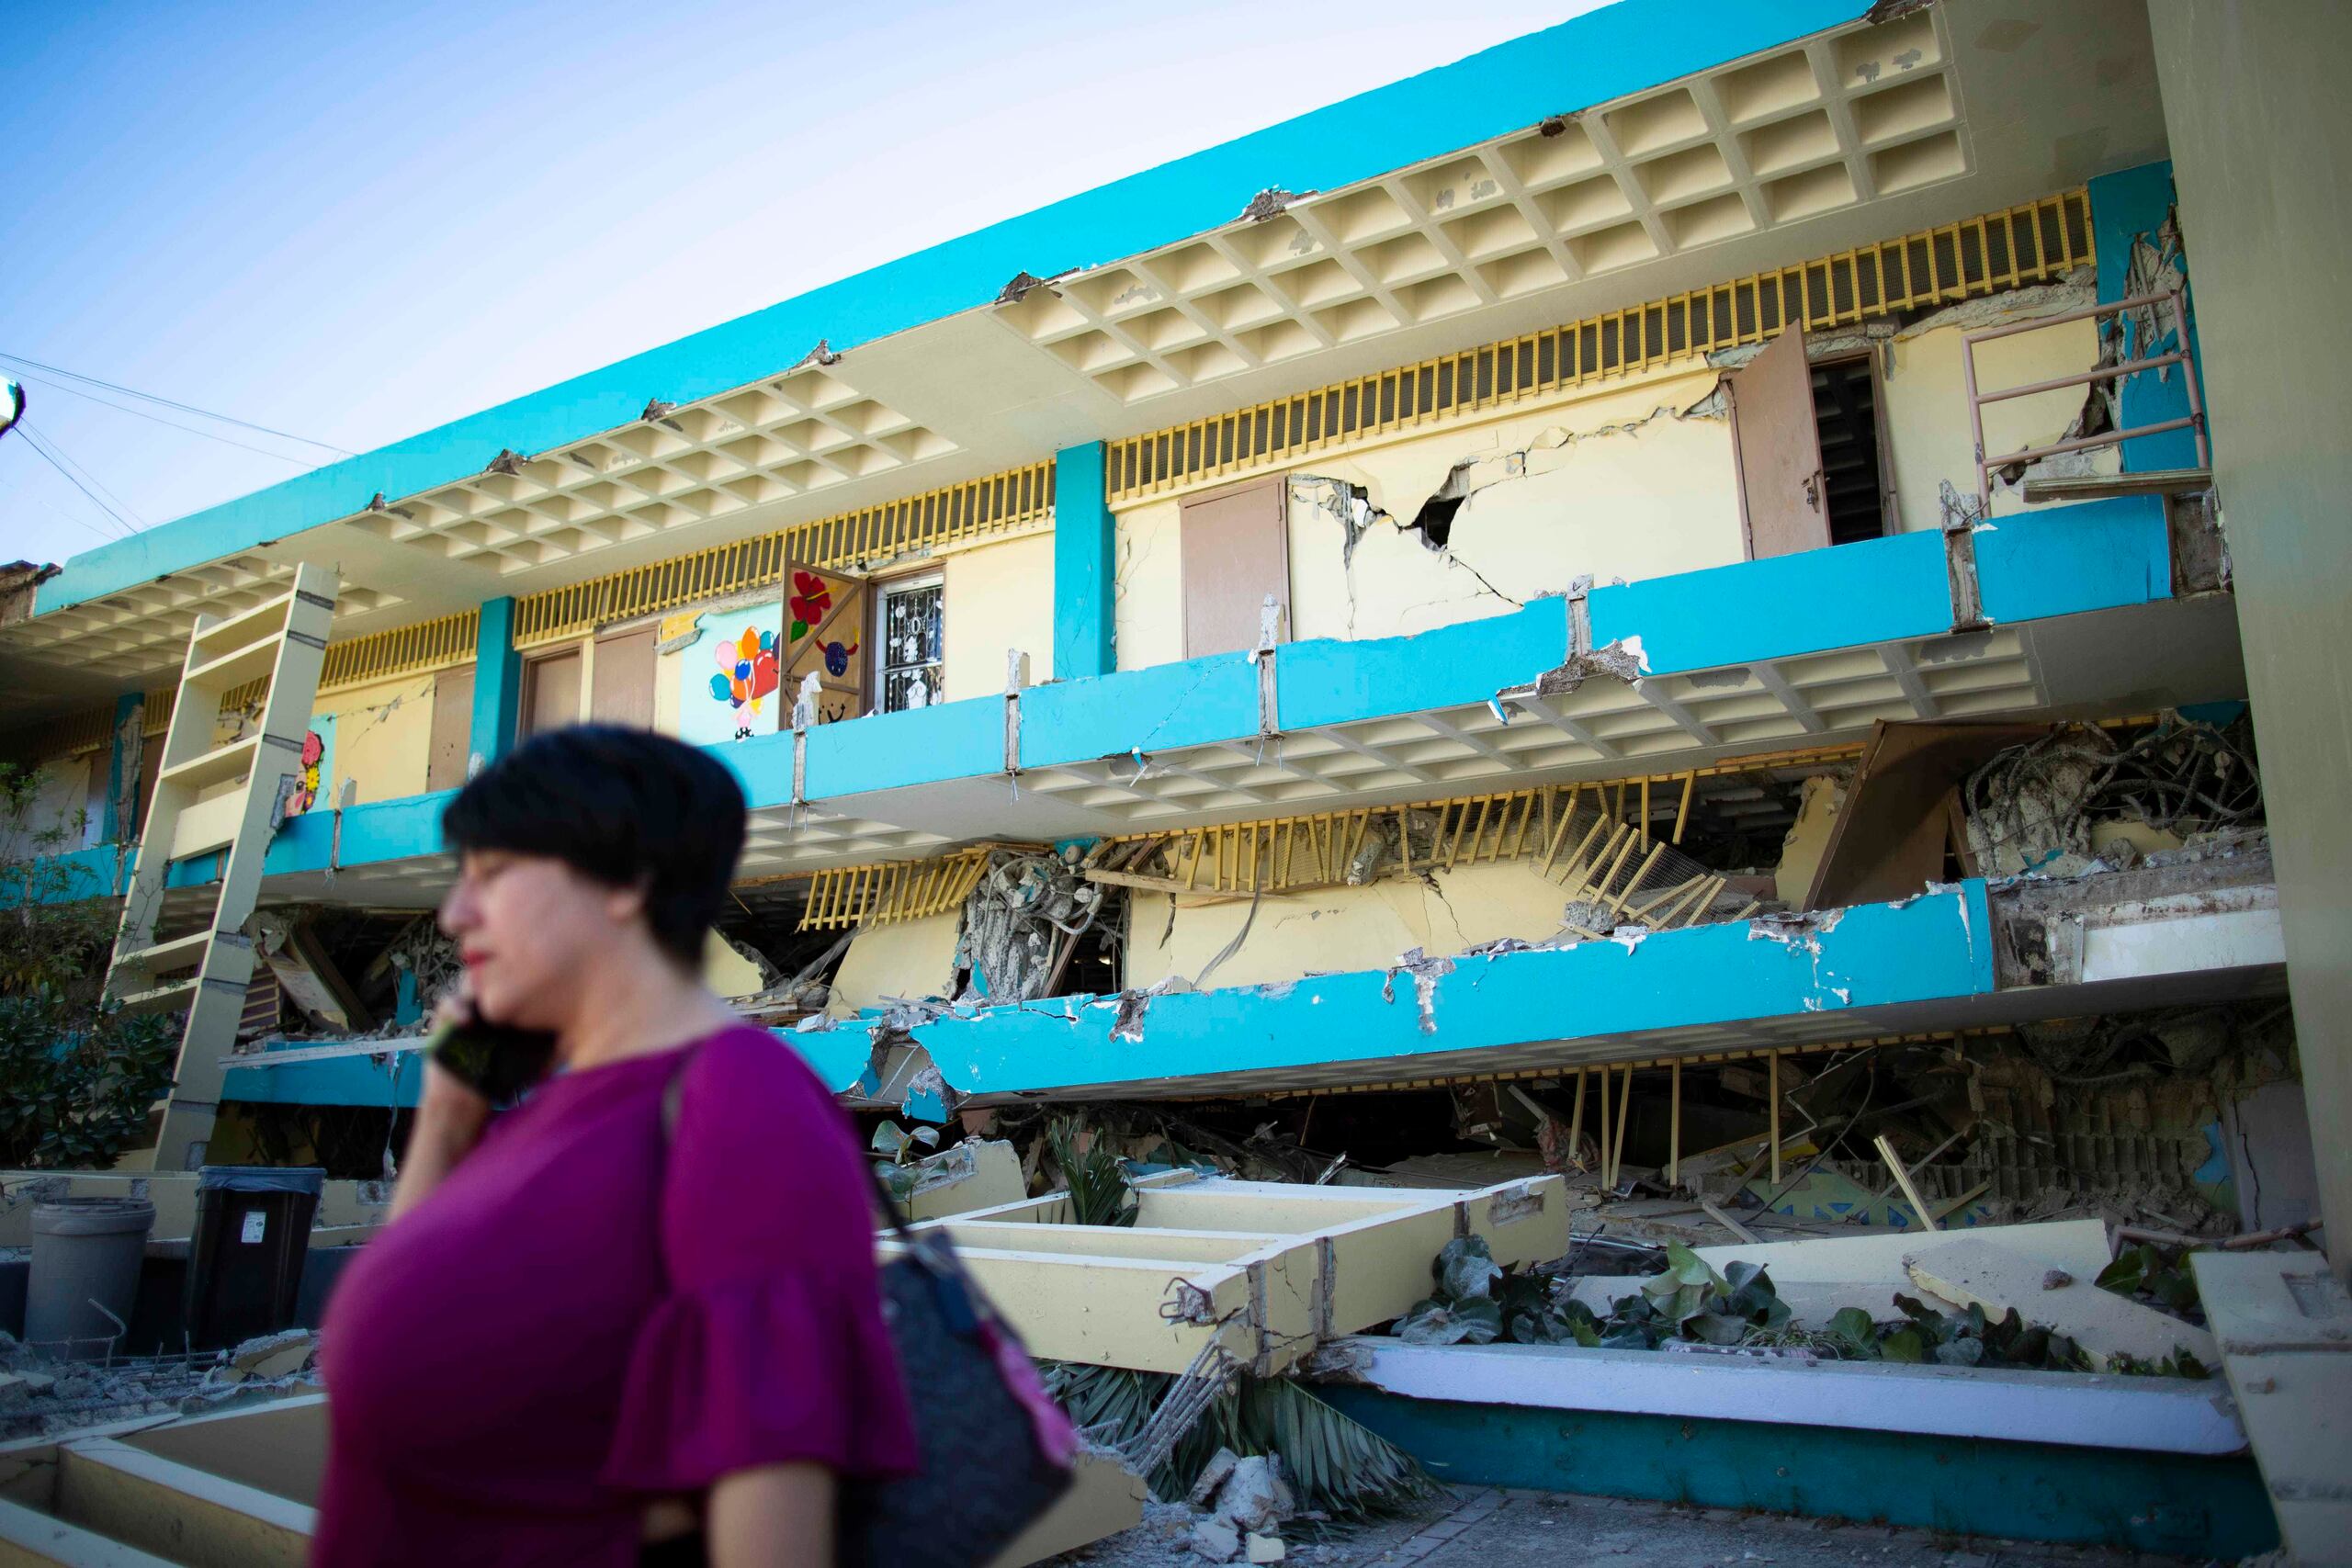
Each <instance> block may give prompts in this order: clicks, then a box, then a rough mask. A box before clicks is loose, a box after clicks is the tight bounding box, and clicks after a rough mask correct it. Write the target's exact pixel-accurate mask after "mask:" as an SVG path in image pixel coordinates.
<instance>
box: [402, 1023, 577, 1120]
mask: <svg viewBox="0 0 2352 1568" xmlns="http://www.w3.org/2000/svg"><path fill="white" fill-rule="evenodd" d="M424 1049H425V1053H426V1055H430V1056H431V1057H432V1058H433V1060H435V1062H438V1063H439V1064H440V1065H441V1066H442V1067H443V1068H444V1069H445V1070H447V1072H448V1073H449V1074H450V1075H451V1076H452V1077H456V1078H457V1079H458V1081H459V1082H460V1083H462V1084H464V1085H465V1086H466V1087H467V1088H469V1089H472V1090H473V1091H474V1092H475V1093H477V1094H479V1095H481V1097H482V1098H483V1099H484V1100H489V1101H490V1102H491V1103H492V1105H497V1106H506V1105H512V1104H513V1103H514V1102H515V1101H516V1100H520V1099H521V1098H522V1097H523V1093H524V1091H525V1090H526V1089H530V1088H531V1087H532V1086H533V1085H535V1084H537V1082H538V1081H539V1080H540V1079H541V1078H544V1077H547V1075H548V1066H550V1065H551V1064H552V1063H553V1062H554V1060H555V1036H554V1035H553V1034H552V1033H550V1032H548V1031H546V1030H542V1029H516V1028H514V1027H512V1026H511V1025H508V1024H503V1023H492V1022H491V1021H489V1020H488V1019H485V1018H483V1017H482V1016H481V1014H479V1013H477V1012H475V1011H474V1010H473V1009H472V1008H470V1007H469V1008H467V1009H466V1010H465V1015H464V1016H463V1017H462V1018H459V1019H455V1020H447V1019H445V1020H444V1021H441V1022H439V1023H437V1024H435V1025H434V1027H433V1032H432V1033H431V1034H429V1035H427V1036H426V1037H425V1045H424Z"/></svg>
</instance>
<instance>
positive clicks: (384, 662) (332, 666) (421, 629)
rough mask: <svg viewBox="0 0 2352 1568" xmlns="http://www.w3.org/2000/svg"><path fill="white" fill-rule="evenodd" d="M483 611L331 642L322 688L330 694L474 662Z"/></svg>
mask: <svg viewBox="0 0 2352 1568" xmlns="http://www.w3.org/2000/svg"><path fill="white" fill-rule="evenodd" d="M480 640H481V611H479V610H461V611H459V612H458V614H456V615H443V616H442V617H441V618H440V619H438V620H433V621H419V622H418V623H417V624H416V625H414V626H401V627H399V628H398V629H396V630H393V631H388V632H374V633H371V634H369V635H368V636H367V637H353V638H352V639H351V640H350V641H348V642H330V643H329V644H327V657H326V664H325V666H324V668H323V669H322V670H321V671H320V673H319V690H320V691H322V692H332V691H336V690H339V689H341V688H343V687H345V686H364V685H366V684H368V682H371V681H385V680H390V678H391V677H393V676H395V675H409V674H417V673H422V672H423V671H427V670H447V669H448V668H449V667H451V666H452V665H458V664H470V663H472V662H473V661H474V650H475V647H476V645H477V643H478V642H479V641H480Z"/></svg>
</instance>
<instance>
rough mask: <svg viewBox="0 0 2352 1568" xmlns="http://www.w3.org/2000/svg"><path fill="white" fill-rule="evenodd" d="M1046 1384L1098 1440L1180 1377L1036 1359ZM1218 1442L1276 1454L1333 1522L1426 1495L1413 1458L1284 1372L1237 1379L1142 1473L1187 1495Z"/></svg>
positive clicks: (1297, 1487) (1300, 1495) (1303, 1500)
mask: <svg viewBox="0 0 2352 1568" xmlns="http://www.w3.org/2000/svg"><path fill="white" fill-rule="evenodd" d="M1039 1365H1040V1369H1041V1371H1043V1374H1044V1377H1045V1381H1046V1388H1048V1389H1049V1390H1051V1391H1052V1393H1053V1394H1054V1397H1055V1398H1057V1399H1058V1400H1059V1401H1060V1402H1061V1404H1062V1407H1063V1408H1064V1409H1066V1410H1068V1411H1069V1416H1070V1420H1071V1422H1072V1423H1073V1424H1074V1425H1076V1426H1077V1427H1078V1428H1079V1429H1080V1431H1082V1432H1086V1433H1088V1434H1089V1435H1090V1436H1091V1437H1092V1438H1094V1439H1095V1440H1096V1441H1098V1442H1103V1443H1107V1444H1109V1445H1111V1446H1112V1447H1114V1448H1117V1447H1123V1446H1125V1445H1126V1444H1128V1443H1130V1442H1132V1441H1133V1440H1134V1439H1135V1438H1136V1436H1137V1434H1139V1433H1141V1432H1142V1431H1143V1429H1144V1427H1145V1426H1146V1425H1147V1424H1148V1423H1149V1421H1150V1419H1151V1415H1152V1412H1153V1411H1155V1410H1157V1409H1158V1408H1159V1404H1160V1401H1161V1400H1162V1399H1164V1398H1166V1397H1167V1393H1168V1390H1169V1386H1170V1384H1171V1383H1173V1382H1175V1379H1174V1378H1173V1377H1171V1376H1170V1375H1169V1374H1168V1373H1165V1372H1140V1371H1130V1370H1129V1369H1127V1368H1125V1367H1094V1366H1080V1365H1078V1364H1076V1363H1073V1362H1069V1361H1046V1362H1041V1363H1039ZM1219 1449H1231V1450H1233V1451H1234V1452H1235V1453H1237V1454H1239V1455H1241V1456H1243V1457H1245V1458H1247V1457H1249V1456H1250V1455H1252V1454H1273V1455H1276V1456H1278V1457H1279V1458H1280V1459H1281V1460H1282V1461H1283V1478H1284V1480H1285V1481H1286V1482H1287V1483H1289V1485H1290V1488H1291V1490H1292V1492H1293V1494H1294V1495H1295V1496H1296V1497H1297V1499H1298V1503H1299V1506H1301V1507H1303V1508H1309V1509H1320V1510H1321V1511H1323V1512H1324V1513H1326V1514H1329V1516H1331V1517H1333V1518H1335V1519H1348V1518H1363V1517H1372V1516H1376V1515H1381V1514H1392V1513H1397V1512H1398V1511H1400V1510H1403V1509H1405V1508H1408V1507H1410V1506H1412V1505H1413V1504H1415V1503H1417V1502H1419V1500H1420V1499H1421V1498H1423V1497H1425V1496H1427V1495H1429V1494H1430V1491H1431V1486H1430V1479H1429V1476H1428V1474H1427V1473H1426V1472H1423V1471H1422V1469H1421V1467H1420V1466H1419V1464H1417V1463H1416V1462H1414V1460H1413V1457H1412V1456H1411V1455H1410V1454H1408V1453H1407V1452H1405V1450H1402V1449H1400V1448H1398V1447H1397V1445H1396V1444H1394V1443H1392V1442H1390V1441H1388V1439H1386V1438H1383V1437H1381V1436H1380V1435H1379V1434H1378V1433H1376V1432H1374V1431H1373V1430H1372V1429H1371V1428H1370V1427H1365V1426H1363V1424H1361V1423H1360V1422H1357V1421H1356V1420H1354V1419H1352V1418H1351V1417H1350V1416H1345V1415H1342V1414H1341V1413H1340V1412H1339V1411H1338V1410H1335V1409H1333V1408H1332V1407H1331V1406H1330V1405H1329V1404H1325V1403H1324V1402H1323V1401H1322V1400H1320V1399H1317V1397H1316V1396H1315V1393H1314V1391H1313V1390H1311V1389H1309V1388H1306V1387H1305V1386H1304V1385H1302V1384H1300V1383H1297V1382H1293V1381H1291V1380H1290V1379H1287V1378H1253V1377H1250V1376H1247V1375H1244V1376H1241V1377H1238V1378H1236V1379H1235V1380H1234V1382H1233V1383H1232V1385H1231V1386H1230V1387H1228V1388H1227V1390H1226V1391H1225V1392H1224V1393H1221V1394H1219V1395H1218V1396H1217V1397H1216V1400H1215V1401H1214V1402H1213V1403H1212V1404H1210V1405H1209V1407H1208V1409H1207V1410H1206V1411H1204V1412H1203V1414H1202V1416H1201V1418H1200V1419H1199V1420H1198V1421H1196V1422H1195V1423H1193V1429H1192V1430H1191V1431H1189V1432H1187V1433H1186V1434H1185V1435H1184V1436H1183V1437H1182V1438H1180V1439H1178V1441H1177V1443H1176V1446H1175V1448H1174V1449H1173V1450H1170V1453H1169V1456H1168V1459H1167V1461H1166V1462H1165V1463H1163V1464H1161V1465H1160V1467H1159V1469H1158V1470H1156V1471H1154V1472H1152V1473H1151V1474H1150V1475H1148V1476H1147V1477H1145V1479H1146V1480H1147V1481H1148V1483H1150V1486H1151V1490H1152V1493H1153V1495H1155V1496H1159V1497H1162V1498H1174V1497H1182V1496H1183V1495H1185V1494H1187V1493H1188V1492H1190V1491H1191V1490H1192V1489H1193V1482H1195V1481H1197V1480H1198V1479H1199V1478H1200V1474H1201V1471H1202V1470H1203V1469H1204V1467H1205V1466H1206V1465H1207V1464H1208V1461H1210V1460H1211V1459H1212V1458H1214V1457H1215V1456H1216V1451H1217V1450H1219Z"/></svg>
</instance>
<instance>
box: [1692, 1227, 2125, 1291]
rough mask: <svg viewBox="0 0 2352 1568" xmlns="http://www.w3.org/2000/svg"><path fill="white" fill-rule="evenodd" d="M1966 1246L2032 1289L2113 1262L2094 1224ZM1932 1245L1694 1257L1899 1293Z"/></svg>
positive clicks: (1994, 1235)
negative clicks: (2003, 1263) (1877, 1285)
mask: <svg viewBox="0 0 2352 1568" xmlns="http://www.w3.org/2000/svg"><path fill="white" fill-rule="evenodd" d="M1968 1238H1969V1239H1970V1240H1971V1241H1975V1242H1981V1243H1983V1244H1984V1245H1985V1246H1986V1247H1993V1248H1995V1249H1996V1250H1997V1251H1999V1252H2001V1253H2003V1254H2005V1255H2007V1256H2009V1257H2013V1258H2017V1259H2018V1261H2019V1262H2020V1263H2024V1264H2030V1265H2031V1266H2032V1271H2033V1276H2034V1280H2035V1282H2036V1284H2037V1285H2038V1284H2039V1283H2040V1281H2041V1275H2042V1274H2043V1273H2044V1272H2045V1271H2047V1270H2049V1269H2064V1270H2065V1271H2066V1272H2067V1273H2069V1274H2072V1275H2074V1276H2075V1278H2076V1279H2080V1280H2092V1279H2097V1278H2098V1271H2099V1270H2100V1269H2104V1268H2106V1267H2107V1266H2108V1264H2109V1262H2111V1261H2112V1260H2113V1258H2114V1253H2113V1251H2112V1250H2111V1249H2110V1248H2109V1246H2108V1243H2107V1226H2106V1225H2105V1224H2101V1223H2100V1222H2099V1221H2098V1220H2056V1221H2050V1222H2046V1223H2044V1224H2028V1225H1977V1226H1975V1227H1973V1228H1972V1229H1971V1230H1970V1231H1969V1232H1968ZM1935 1245H1937V1243H1935V1242H1934V1241H1932V1240H1930V1239H1929V1238H1928V1234H1927V1233H1926V1232H1923V1231H1891V1232H1887V1233H1885V1234H1883V1235H1855V1236H1842V1235H1841V1236H1815V1237H1812V1238H1809V1239H1807V1240H1804V1241H1773V1242H1766V1243H1764V1244H1762V1245H1761V1246H1757V1247H1751V1246H1749V1245H1747V1243H1745V1242H1734V1243H1730V1244H1727V1245H1725V1246H1723V1247H1698V1248H1695V1249H1694V1250H1696V1251H1697V1253H1698V1254H1699V1256H1700V1257H1701V1258H1704V1259H1706V1260H1707V1262H1709V1263H1710V1264H1712V1265H1713V1266H1714V1268H1715V1269H1716V1271H1717V1272H1718V1273H1720V1272H1721V1271H1722V1269H1723V1267H1724V1264H1726V1263H1731V1262H1745V1263H1755V1264H1760V1265H1762V1266H1763V1267H1764V1268H1766V1269H1770V1270H1771V1274H1772V1282H1773V1283H1774V1284H1775V1285H1779V1286H1784V1287H1785V1286H1787V1285H1791V1284H1794V1283H1797V1282H1799V1281H1804V1280H1832V1281H1834V1280H1886V1281H1887V1282H1888V1283H1889V1284H1890V1285H1893V1286H1896V1287H1901V1286H1903V1285H1904V1283H1905V1273H1904V1267H1903V1260H1904V1258H1906V1257H1908V1256H1909V1255H1911V1254H1913V1253H1916V1252H1918V1251H1919V1250H1921V1249H1922V1247H1932V1246H1935Z"/></svg>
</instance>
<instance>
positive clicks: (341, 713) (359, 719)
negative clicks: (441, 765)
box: [311, 675, 434, 806]
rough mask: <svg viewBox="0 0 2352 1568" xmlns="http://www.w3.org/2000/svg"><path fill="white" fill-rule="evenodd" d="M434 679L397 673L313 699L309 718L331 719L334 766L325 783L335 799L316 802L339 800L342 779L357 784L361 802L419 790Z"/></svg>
mask: <svg viewBox="0 0 2352 1568" xmlns="http://www.w3.org/2000/svg"><path fill="white" fill-rule="evenodd" d="M433 683H434V677H433V676H431V675H401V676H398V677H396V678H394V679H392V680H389V681H374V682H369V683H368V684H367V685H365V686H353V687H350V688H349V689H347V690H345V691H340V692H333V693H330V694H327V695H325V696H322V697H321V698H320V699H319V700H318V702H317V704H316V705H315V706H314V707H313V708H312V710H311V712H312V716H313V717H315V718H328V717H332V718H333V719H334V771H333V773H331V774H330V776H329V777H328V778H327V779H326V781H325V784H326V787H327V789H328V790H329V792H330V793H331V794H332V795H334V799H332V800H327V801H322V802H321V803H320V804H322V805H325V806H333V805H334V804H336V803H337V802H339V801H340V799H341V796H342V792H343V782H344V780H345V779H350V780H353V781H355V782H356V784H358V786H359V794H358V797H357V798H358V799H359V800H361V801H371V800H398V799H399V798H401V796H402V795H423V794H424V780H425V768H426V765H427V764H428V763H429V762H430V761H431V760H432V753H433Z"/></svg>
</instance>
